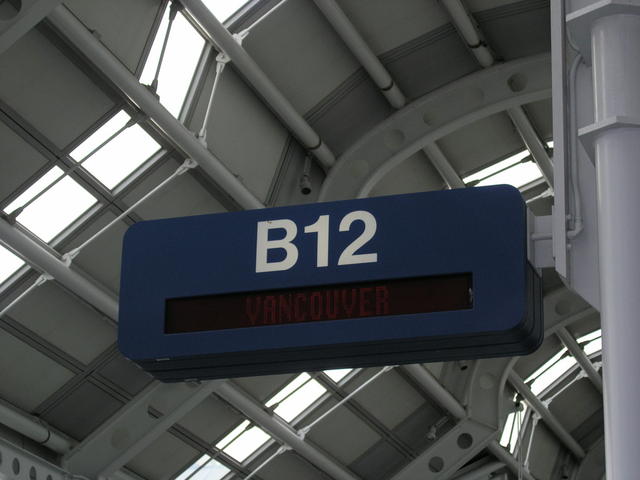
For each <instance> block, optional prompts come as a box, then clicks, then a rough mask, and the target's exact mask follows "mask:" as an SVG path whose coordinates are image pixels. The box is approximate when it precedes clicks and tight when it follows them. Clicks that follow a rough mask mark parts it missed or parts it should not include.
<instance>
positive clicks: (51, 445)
mask: <svg viewBox="0 0 640 480" xmlns="http://www.w3.org/2000/svg"><path fill="white" fill-rule="evenodd" d="M0 423H2V424H3V425H6V426H7V427H9V428H10V429H12V430H15V431H16V432H18V433H21V434H22V435H24V436H25V437H28V438H30V439H31V440H34V441H36V442H38V443H39V444H40V445H42V446H44V447H47V448H48V449H50V450H53V451H54V452H56V453H60V454H65V453H67V452H68V451H70V450H71V449H72V448H73V447H74V445H75V442H74V441H73V440H71V439H69V438H67V437H66V436H64V435H63V434H61V433H59V432H56V431H53V430H52V429H51V427H49V425H47V424H46V423H44V421H42V420H40V419H39V418H35V417H32V416H31V415H29V414H28V413H25V412H22V411H21V410H18V409H17V408H15V407H13V406H11V405H9V404H7V403H5V402H2V401H0ZM0 477H2V475H0Z"/></svg>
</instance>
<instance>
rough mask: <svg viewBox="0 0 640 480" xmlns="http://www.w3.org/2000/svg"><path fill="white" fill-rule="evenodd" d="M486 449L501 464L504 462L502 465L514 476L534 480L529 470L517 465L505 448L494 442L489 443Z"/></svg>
mask: <svg viewBox="0 0 640 480" xmlns="http://www.w3.org/2000/svg"><path fill="white" fill-rule="evenodd" d="M487 449H488V450H489V451H490V452H491V453H492V454H493V456H494V457H496V458H497V459H498V460H500V461H501V462H504V464H505V465H506V466H507V467H509V470H511V471H512V472H513V473H515V474H516V475H519V474H520V473H521V474H522V478H523V479H525V480H536V477H534V476H533V475H531V473H530V472H529V470H527V469H526V468H524V466H523V465H522V464H520V463H518V461H517V460H516V459H515V458H514V457H513V455H511V454H510V453H509V452H508V451H507V450H506V449H505V448H503V447H502V445H500V444H499V443H498V442H497V441H496V440H494V441H493V442H491V443H490V444H489V446H488V447H487Z"/></svg>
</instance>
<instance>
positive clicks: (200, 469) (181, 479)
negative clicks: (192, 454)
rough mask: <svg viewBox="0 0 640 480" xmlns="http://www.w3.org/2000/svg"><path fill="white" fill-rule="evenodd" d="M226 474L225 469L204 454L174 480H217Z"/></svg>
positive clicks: (227, 471)
mask: <svg viewBox="0 0 640 480" xmlns="http://www.w3.org/2000/svg"><path fill="white" fill-rule="evenodd" d="M227 473H229V469H228V468H227V467H225V466H224V465H222V464H221V463H220V462H218V461H216V460H214V459H213V458H211V456H210V455H206V454H205V455H203V456H202V457H200V458H199V459H198V460H196V461H195V462H194V463H193V465H191V466H190V467H188V468H187V469H186V470H185V471H184V472H182V473H181V474H180V475H178V476H177V477H176V479H175V480H219V479H221V478H222V477H224V476H225V475H226V474H227Z"/></svg>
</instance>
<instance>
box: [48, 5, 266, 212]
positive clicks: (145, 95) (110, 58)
mask: <svg viewBox="0 0 640 480" xmlns="http://www.w3.org/2000/svg"><path fill="white" fill-rule="evenodd" d="M48 19H49V21H50V22H51V23H52V24H53V26H54V27H56V28H57V29H58V30H59V31H60V32H61V33H62V34H63V35H64V36H65V37H67V39H68V40H69V41H70V42H71V43H72V44H73V45H74V46H75V47H76V48H77V49H78V50H80V52H82V53H83V54H84V55H85V56H86V57H87V58H88V59H89V61H90V62H92V63H93V64H94V65H95V66H96V67H97V68H98V69H99V70H101V71H102V72H103V73H104V74H105V75H106V76H107V77H108V78H109V79H110V80H111V81H112V82H113V83H114V84H115V85H116V86H117V87H118V88H119V89H120V90H121V91H122V92H123V93H124V94H125V95H126V96H128V97H129V98H130V99H131V100H132V101H133V102H134V103H135V104H136V105H138V107H140V109H141V110H142V111H143V112H144V113H145V114H146V115H147V116H148V117H149V118H150V119H151V120H152V121H153V122H154V123H155V124H156V125H157V126H158V127H159V128H160V129H161V130H162V131H163V132H164V133H165V134H166V136H167V138H168V139H169V140H171V141H172V142H173V143H174V144H175V145H176V146H177V147H178V148H179V149H180V150H181V151H182V152H183V153H184V154H185V155H186V156H187V157H190V158H192V159H193V160H195V161H196V162H197V163H198V165H199V166H200V168H202V170H203V171H204V172H205V173H206V174H207V175H209V177H211V178H212V179H213V180H214V181H215V182H216V184H217V185H218V186H219V187H220V188H221V189H222V190H223V191H224V192H225V193H226V194H228V195H229V196H230V197H231V198H232V199H233V200H235V201H236V203H238V205H240V206H241V207H242V208H245V209H252V208H264V205H263V204H262V202H260V200H258V199H257V198H256V197H255V196H254V195H253V193H251V192H250V191H249V190H248V189H247V187H245V186H244V185H243V184H242V183H241V182H240V181H239V180H238V179H237V178H236V177H235V175H233V174H232V173H231V172H230V171H229V170H228V169H227V167H225V166H224V165H223V164H222V162H220V160H218V158H216V157H215V156H214V155H213V154H212V153H211V152H210V151H209V150H207V149H206V148H205V147H204V146H203V145H202V144H201V143H200V142H199V141H198V140H197V139H196V137H195V135H194V134H193V132H190V131H189V130H188V129H187V128H186V127H185V126H184V125H182V124H181V123H180V122H178V121H177V120H176V119H175V118H174V117H173V115H171V114H170V113H169V111H168V110H167V109H166V108H164V107H163V106H162V105H161V104H160V103H159V102H158V100H157V99H156V97H155V96H154V95H153V94H152V93H151V92H150V91H149V89H148V88H147V87H145V86H143V85H141V84H140V83H139V82H138V79H137V78H135V77H134V76H133V75H132V74H131V72H129V70H127V68H126V67H125V66H124V65H123V64H122V62H120V60H118V59H117V58H116V57H115V56H114V55H113V54H112V53H111V52H110V51H109V50H107V49H106V48H105V47H104V45H102V44H101V43H100V42H99V41H98V40H97V39H96V38H95V37H94V36H93V35H92V34H91V32H89V30H87V28H86V27H85V26H84V25H83V24H82V23H81V22H80V21H79V20H78V19H77V18H75V17H74V16H73V14H71V13H70V12H69V10H67V8H66V7H64V6H59V7H57V8H56V9H55V10H54V11H53V12H52V13H51V14H50V15H49V17H48Z"/></svg>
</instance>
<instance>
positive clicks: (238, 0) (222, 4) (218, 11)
mask: <svg viewBox="0 0 640 480" xmlns="http://www.w3.org/2000/svg"><path fill="white" fill-rule="evenodd" d="M202 3H204V4H205V5H206V6H207V8H208V9H209V10H211V13H213V14H214V15H215V16H216V18H217V19H218V21H220V22H225V21H226V20H228V19H229V17H231V15H233V14H234V13H236V12H237V11H238V10H240V8H242V7H243V6H244V5H245V4H246V3H247V0H224V1H221V0H203V2H202Z"/></svg>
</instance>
